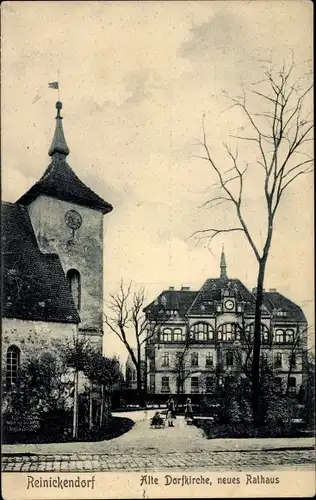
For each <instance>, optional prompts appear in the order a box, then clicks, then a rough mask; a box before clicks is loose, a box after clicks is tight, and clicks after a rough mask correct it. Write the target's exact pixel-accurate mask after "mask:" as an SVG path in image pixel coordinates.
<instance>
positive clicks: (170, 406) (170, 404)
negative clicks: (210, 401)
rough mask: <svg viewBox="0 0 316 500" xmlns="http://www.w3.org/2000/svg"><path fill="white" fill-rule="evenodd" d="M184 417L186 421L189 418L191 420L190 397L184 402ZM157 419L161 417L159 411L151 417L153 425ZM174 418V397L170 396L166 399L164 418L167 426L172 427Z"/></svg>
mask: <svg viewBox="0 0 316 500" xmlns="http://www.w3.org/2000/svg"><path fill="white" fill-rule="evenodd" d="M184 418H185V420H186V421H187V422H188V421H189V420H193V409H192V404H191V399H190V398H188V399H187V400H186V403H185V408H184ZM158 419H161V417H160V415H159V412H157V413H156V414H155V415H154V417H153V424H154V425H155V421H156V420H157V424H158V423H159V422H158ZM175 419H176V409H175V403H174V399H173V398H172V397H170V398H169V399H168V401H167V416H166V420H167V422H168V427H174V420H175Z"/></svg>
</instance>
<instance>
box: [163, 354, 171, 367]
mask: <svg viewBox="0 0 316 500" xmlns="http://www.w3.org/2000/svg"><path fill="white" fill-rule="evenodd" d="M162 366H169V353H168V352H164V353H163V355H162Z"/></svg>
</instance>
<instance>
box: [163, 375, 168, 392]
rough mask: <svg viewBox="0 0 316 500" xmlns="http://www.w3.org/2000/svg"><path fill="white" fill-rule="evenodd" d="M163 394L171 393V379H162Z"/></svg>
mask: <svg viewBox="0 0 316 500" xmlns="http://www.w3.org/2000/svg"><path fill="white" fill-rule="evenodd" d="M161 392H170V387H169V377H161Z"/></svg>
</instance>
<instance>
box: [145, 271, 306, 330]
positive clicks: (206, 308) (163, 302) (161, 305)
mask: <svg viewBox="0 0 316 500" xmlns="http://www.w3.org/2000/svg"><path fill="white" fill-rule="evenodd" d="M225 296H229V297H235V298H236V300H237V303H240V304H242V306H243V311H244V313H245V315H246V316H252V317H254V315H255V304H256V295H255V293H252V292H250V291H249V290H248V289H247V288H246V287H245V285H244V284H243V283H242V282H241V281H240V280H238V279H230V278H228V277H225V276H222V277H220V278H210V279H207V280H206V281H205V283H204V284H203V285H202V287H201V288H200V290H197V291H193V290H192V291H191V290H188V289H181V290H174V289H173V288H172V289H169V290H164V291H163V292H161V293H160V294H159V296H158V297H157V298H156V299H155V300H154V301H153V302H151V303H150V304H149V305H148V306H146V307H145V309H144V311H145V312H146V313H150V314H151V315H152V317H155V315H157V318H158V315H159V312H160V311H162V309H163V310H165V311H166V312H168V311H177V314H178V316H179V317H180V318H182V319H185V318H186V317H188V316H197V317H203V316H204V317H205V316H212V315H214V314H215V313H216V311H217V305H218V304H219V303H220V302H221V300H222V298H223V297H225ZM278 313H280V314H278ZM271 315H273V316H274V317H276V318H277V322H281V323H282V322H287V321H289V320H290V321H296V322H306V317H305V315H304V312H303V311H302V309H301V307H299V306H298V305H297V304H295V303H294V302H292V301H291V300H290V299H288V298H286V297H284V295H281V294H280V293H278V292H276V291H273V292H264V294H263V307H262V316H263V317H270V316H271Z"/></svg>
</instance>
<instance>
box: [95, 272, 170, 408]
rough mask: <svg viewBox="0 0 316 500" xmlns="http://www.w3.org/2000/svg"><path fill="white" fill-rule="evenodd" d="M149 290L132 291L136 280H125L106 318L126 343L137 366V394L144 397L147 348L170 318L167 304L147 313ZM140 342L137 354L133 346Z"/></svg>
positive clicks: (108, 323) (110, 326) (110, 305)
mask: <svg viewBox="0 0 316 500" xmlns="http://www.w3.org/2000/svg"><path fill="white" fill-rule="evenodd" d="M145 300H146V298H145V291H144V289H143V288H141V289H139V290H137V291H135V292H132V283H131V282H130V283H129V284H128V285H127V286H124V283H123V281H122V280H121V283H120V288H119V291H118V293H117V294H111V295H110V300H109V301H108V304H107V309H108V311H109V313H108V314H105V315H104V321H105V323H106V324H107V326H108V327H109V328H110V330H111V331H112V332H113V333H115V335H116V336H117V337H118V338H119V339H120V341H121V342H122V343H123V344H124V346H125V347H126V349H127V352H128V353H129V355H130V357H131V360H132V362H133V364H134V366H135V369H136V377H137V394H138V396H139V398H140V399H142V397H143V392H144V391H143V387H142V385H143V382H144V381H143V378H144V377H143V373H142V366H143V350H144V345H145V344H146V342H148V341H150V340H151V339H152V338H153V337H154V336H156V335H157V334H158V332H159V329H160V327H161V326H162V325H163V324H164V323H165V322H166V321H167V319H168V315H167V313H166V311H165V308H164V306H163V305H158V306H157V307H154V308H152V311H151V312H150V313H148V314H144V312H143V309H144V305H145ZM134 345H136V353H135V351H134V349H133V346H134Z"/></svg>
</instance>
